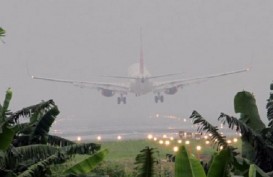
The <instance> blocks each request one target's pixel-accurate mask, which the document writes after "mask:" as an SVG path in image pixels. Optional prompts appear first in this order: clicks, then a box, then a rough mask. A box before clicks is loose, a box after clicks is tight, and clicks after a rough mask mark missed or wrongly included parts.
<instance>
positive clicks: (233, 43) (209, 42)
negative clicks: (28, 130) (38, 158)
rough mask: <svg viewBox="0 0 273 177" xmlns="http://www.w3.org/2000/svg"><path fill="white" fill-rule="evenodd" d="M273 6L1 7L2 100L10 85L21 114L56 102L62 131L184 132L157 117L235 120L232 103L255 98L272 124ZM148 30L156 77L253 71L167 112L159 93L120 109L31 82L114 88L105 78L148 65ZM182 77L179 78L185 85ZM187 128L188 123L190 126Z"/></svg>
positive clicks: (158, 0) (47, 2) (70, 3)
mask: <svg viewBox="0 0 273 177" xmlns="http://www.w3.org/2000/svg"><path fill="white" fill-rule="evenodd" d="M272 9H273V1H271V0H263V1H258V0H255V1H254V0H206V1H204V0H170V1H166V0H150V1H146V0H132V1H128V0H115V1H113V0H104V1H102V0H96V1H95V0H2V1H1V6H0V26H2V27H3V28H4V29H6V31H7V36H6V37H5V38H4V41H5V44H3V43H0V61H1V70H0V80H1V84H0V91H1V94H0V99H1V100H3V99H4V95H5V91H6V89H7V88H8V87H11V88H12V90H13V92H14V96H13V100H12V105H11V108H12V110H13V111H15V110H17V109H20V108H22V107H26V106H28V105H32V104H36V103H38V102H40V101H41V100H48V99H54V101H55V102H56V104H57V105H58V106H59V108H60V110H61V114H60V116H59V119H60V120H62V121H61V122H60V123H59V125H58V128H61V129H73V130H79V129H81V130H83V129H90V130H92V129H101V128H105V127H134V126H135V127H140V128H141V127H142V126H144V124H148V125H151V126H152V125H156V126H162V127H164V126H166V127H167V126H173V125H176V126H177V125H179V123H180V122H179V123H178V122H174V121H173V120H165V119H164V120H163V119H158V120H157V121H155V119H150V118H149V116H150V115H154V114H156V113H161V114H174V115H178V116H181V117H189V115H190V114H191V112H192V111H193V110H197V111H199V112H200V113H201V114H202V115H203V116H204V117H207V118H208V120H210V121H211V122H217V120H216V119H217V118H218V116H219V114H220V112H225V113H227V114H230V115H235V114H234V111H233V97H234V95H235V94H236V92H238V91H241V90H249V91H251V92H253V93H255V95H256V99H257V104H258V106H259V111H260V113H261V115H262V116H263V120H265V121H266V120H267V119H266V117H265V115H266V114H265V112H266V110H265V105H266V99H267V98H268V96H269V84H270V83H271V81H272V79H273V77H272V75H273V70H272V69H273V30H272V29H273V11H272ZM140 28H142V31H143V41H144V59H145V65H146V67H147V68H148V70H149V71H150V72H151V74H154V75H157V74H167V73H174V72H182V73H183V75H181V76H180V77H181V78H187V77H192V76H200V75H207V74H213V73H220V72H226V71H231V70H237V69H240V68H244V67H248V66H251V67H252V70H251V71H250V72H248V73H243V74H240V75H235V76H234V75H233V76H229V77H225V78H218V79H213V80H210V81H208V82H205V83H202V84H197V85H191V86H187V87H185V88H184V89H183V90H180V92H178V94H176V95H174V96H166V97H165V103H164V104H155V103H154V99H153V97H154V96H153V94H152V93H151V94H148V95H145V96H142V97H137V98H136V97H135V96H134V95H129V96H128V104H127V105H117V104H116V96H115V97H112V98H106V97H103V96H101V94H100V93H99V92H97V91H96V90H89V89H80V88H78V87H74V86H72V85H69V84H61V83H52V82H44V81H39V80H32V79H31V78H30V77H29V76H28V75H27V71H26V65H27V63H28V67H29V70H30V72H31V73H32V74H34V75H38V76H44V77H56V78H63V79H72V80H86V81H111V82H119V81H121V80H115V79H109V78H101V77H99V76H100V75H125V76H126V75H127V68H128V66H130V65H131V64H132V63H135V62H138V59H139V47H140V44H139V29H140ZM176 78H178V77H176ZM181 124H182V122H181Z"/></svg>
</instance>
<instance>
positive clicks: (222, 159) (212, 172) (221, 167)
mask: <svg viewBox="0 0 273 177" xmlns="http://www.w3.org/2000/svg"><path fill="white" fill-rule="evenodd" d="M231 157H232V155H231V152H230V149H229V148H226V149H223V150H222V151H220V152H219V154H217V155H215V156H214V157H213V161H212V164H211V166H210V168H209V171H208V174H207V177H229V175H230V174H229V171H228V170H229V169H228V165H229V162H230V158H231Z"/></svg>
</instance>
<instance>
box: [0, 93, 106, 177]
mask: <svg viewBox="0 0 273 177" xmlns="http://www.w3.org/2000/svg"><path fill="white" fill-rule="evenodd" d="M11 98H12V91H11V90H10V89H8V90H7V93H6V97H5V100H4V103H3V105H0V140H1V143H0V176H3V177H9V176H19V177H36V176H40V177H45V176H48V175H51V170H50V165H51V164H59V163H63V162H65V161H66V160H68V159H70V158H71V157H72V156H73V155H75V154H86V155H89V156H90V155H93V154H95V153H96V152H97V151H98V150H99V149H100V145H97V144H94V143H88V144H76V143H74V142H72V141H69V140H66V139H64V138H60V137H57V136H51V135H49V134H48V133H49V130H50V127H51V125H52V124H53V122H54V121H55V119H56V116H57V115H58V114H59V110H58V107H57V106H56V105H55V103H54V102H53V101H52V100H49V101H42V102H41V103H39V104H36V105H33V106H29V107H26V108H23V109H21V110H19V111H17V112H14V113H13V112H10V111H9V110H8V107H9V104H10V101H11ZM20 118H28V119H29V122H26V123H20V121H19V119H20ZM105 152H106V151H103V152H101V153H98V154H96V155H94V156H91V157H89V158H88V159H86V160H85V161H84V162H82V163H81V164H80V165H82V164H85V170H87V169H88V170H89V171H90V170H91V169H92V168H94V166H95V165H96V164H97V161H101V160H102V159H103V157H104V155H105V154H106V153H105ZM98 157H99V158H98ZM94 159H95V160H94ZM98 159H99V160H98ZM92 160H93V161H92ZM87 162H88V163H87ZM75 168H76V167H75Z"/></svg>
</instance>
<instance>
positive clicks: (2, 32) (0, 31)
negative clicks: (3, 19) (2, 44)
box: [0, 27, 6, 37]
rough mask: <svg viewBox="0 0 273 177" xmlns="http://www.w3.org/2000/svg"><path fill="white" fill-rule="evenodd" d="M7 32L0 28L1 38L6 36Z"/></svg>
mask: <svg viewBox="0 0 273 177" xmlns="http://www.w3.org/2000/svg"><path fill="white" fill-rule="evenodd" d="M5 33H6V31H5V30H4V29H3V28H1V27H0V37H3V36H5Z"/></svg>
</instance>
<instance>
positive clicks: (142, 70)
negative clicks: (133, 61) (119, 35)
mask: <svg viewBox="0 0 273 177" xmlns="http://www.w3.org/2000/svg"><path fill="white" fill-rule="evenodd" d="M139 71H140V74H141V75H144V57H143V41H142V30H141V29H140V58H139Z"/></svg>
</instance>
